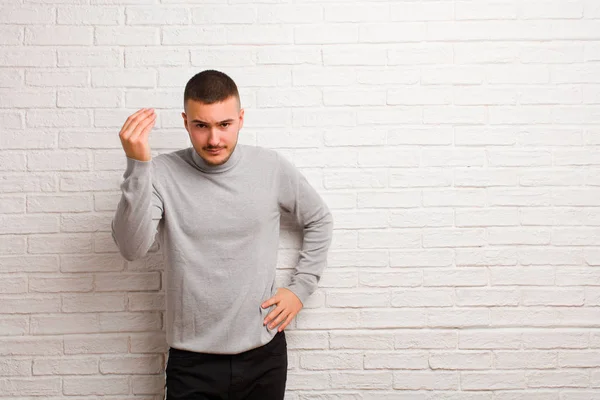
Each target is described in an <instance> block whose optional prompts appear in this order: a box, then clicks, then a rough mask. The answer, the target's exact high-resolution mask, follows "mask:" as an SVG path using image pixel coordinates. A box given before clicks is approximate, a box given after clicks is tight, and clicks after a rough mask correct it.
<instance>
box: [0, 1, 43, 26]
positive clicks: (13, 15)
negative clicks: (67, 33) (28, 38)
mask: <svg viewBox="0 0 600 400" xmlns="http://www.w3.org/2000/svg"><path fill="white" fill-rule="evenodd" d="M0 16H1V17H0V22H1V23H2V24H22V25H29V24H31V25H33V24H52V23H54V9H53V8H51V7H46V6H30V5H19V6H4V5H3V6H1V7H0Z"/></svg>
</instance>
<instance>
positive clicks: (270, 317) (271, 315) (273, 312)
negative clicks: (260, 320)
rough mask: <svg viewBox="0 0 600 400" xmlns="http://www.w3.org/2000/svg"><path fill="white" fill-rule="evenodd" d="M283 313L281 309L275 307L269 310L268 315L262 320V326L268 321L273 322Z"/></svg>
mask: <svg viewBox="0 0 600 400" xmlns="http://www.w3.org/2000/svg"><path fill="white" fill-rule="evenodd" d="M282 312H283V308H282V307H275V308H274V309H272V310H271V312H270V313H269V315H267V317H266V318H265V320H264V324H265V325H266V324H268V323H269V322H270V321H273V320H274V319H275V318H277V317H278V316H279V315H280V314H281V313H282Z"/></svg>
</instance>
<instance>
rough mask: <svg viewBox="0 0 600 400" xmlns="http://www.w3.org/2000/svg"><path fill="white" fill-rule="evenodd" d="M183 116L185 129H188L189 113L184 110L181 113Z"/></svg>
mask: <svg viewBox="0 0 600 400" xmlns="http://www.w3.org/2000/svg"><path fill="white" fill-rule="evenodd" d="M181 118H183V126H185V129H186V130H187V127H188V126H187V115H185V113H184V112H182V113H181Z"/></svg>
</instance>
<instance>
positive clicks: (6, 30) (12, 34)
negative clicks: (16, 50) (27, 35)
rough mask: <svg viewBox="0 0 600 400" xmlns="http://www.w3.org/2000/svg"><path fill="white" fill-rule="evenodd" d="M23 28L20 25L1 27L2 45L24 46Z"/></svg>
mask: <svg viewBox="0 0 600 400" xmlns="http://www.w3.org/2000/svg"><path fill="white" fill-rule="evenodd" d="M23 37H24V35H23V27H21V26H18V25H5V26H2V27H0V44H2V45H7V46H18V45H21V44H23Z"/></svg>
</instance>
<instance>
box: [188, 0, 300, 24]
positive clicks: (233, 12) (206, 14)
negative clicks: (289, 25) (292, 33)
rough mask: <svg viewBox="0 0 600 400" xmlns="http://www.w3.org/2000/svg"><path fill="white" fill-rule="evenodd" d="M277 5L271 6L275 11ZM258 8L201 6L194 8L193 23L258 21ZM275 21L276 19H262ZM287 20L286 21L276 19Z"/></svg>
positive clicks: (235, 5)
mask: <svg viewBox="0 0 600 400" xmlns="http://www.w3.org/2000/svg"><path fill="white" fill-rule="evenodd" d="M276 7H277V6H270V7H269V8H270V9H271V8H272V9H273V12H275V10H276ZM256 14H257V11H256V8H255V7H253V6H246V5H237V4H230V5H226V6H222V5H214V6H213V5H206V6H203V7H201V8H192V23H193V24H195V25H210V24H227V25H229V24H252V23H254V22H256ZM282 14H283V13H282ZM260 22H274V21H260ZM276 22H286V21H276ZM289 22H294V21H289Z"/></svg>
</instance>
